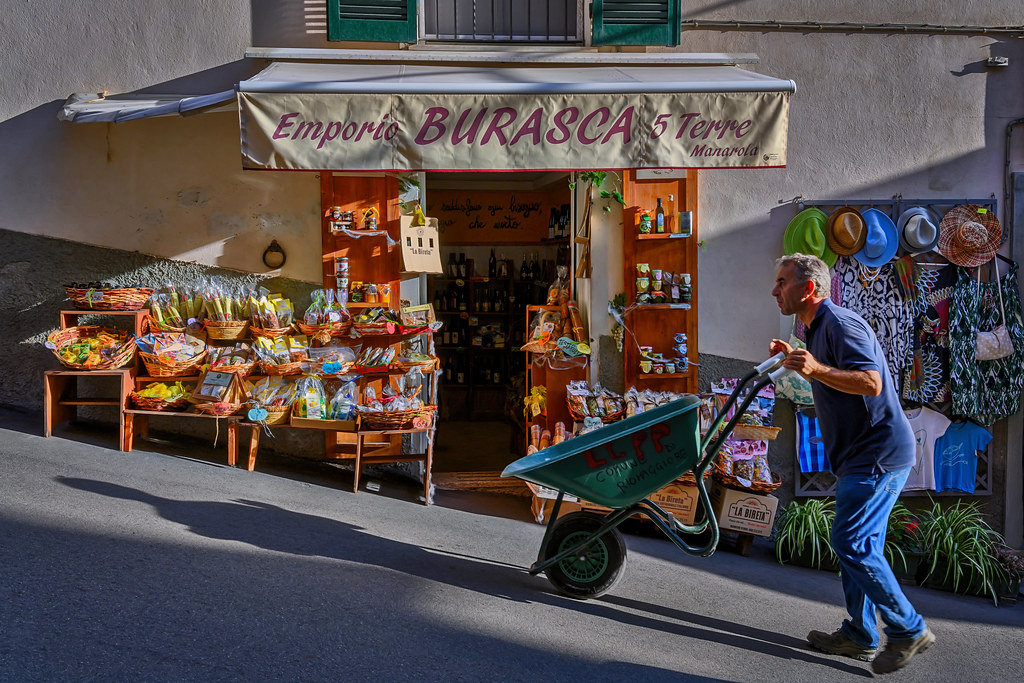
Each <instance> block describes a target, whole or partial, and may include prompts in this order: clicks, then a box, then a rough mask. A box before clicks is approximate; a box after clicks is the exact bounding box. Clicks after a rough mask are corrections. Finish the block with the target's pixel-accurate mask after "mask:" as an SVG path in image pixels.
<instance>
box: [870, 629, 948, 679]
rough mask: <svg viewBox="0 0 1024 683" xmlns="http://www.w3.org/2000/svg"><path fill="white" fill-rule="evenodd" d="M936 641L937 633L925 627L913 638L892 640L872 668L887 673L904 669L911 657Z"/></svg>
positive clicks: (878, 672)
mask: <svg viewBox="0 0 1024 683" xmlns="http://www.w3.org/2000/svg"><path fill="white" fill-rule="evenodd" d="M934 642H935V634H934V633H932V632H931V631H929V630H928V629H927V628H925V630H924V633H922V634H921V635H919V636H918V637H917V638H914V639H913V640H895V641H893V640H890V641H889V642H887V643H886V644H885V650H884V651H882V654H880V655H878V657H876V658H875V661H874V662H872V664H871V670H872V671H874V672H875V673H876V674H887V673H890V672H893V671H896V670H897V669H902V668H903V667H905V666H906V665H907V662H909V661H910V658H911V657H913V656H914V655H916V654H917V653H918V652H924V651H925V650H927V649H928V648H930V647H931V646H932V644H933V643H934Z"/></svg>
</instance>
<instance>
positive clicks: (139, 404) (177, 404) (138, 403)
mask: <svg viewBox="0 0 1024 683" xmlns="http://www.w3.org/2000/svg"><path fill="white" fill-rule="evenodd" d="M131 399H132V403H133V404H134V405H135V407H136V408H138V409H139V410H161V411H167V412H175V411H182V410H185V409H186V408H188V396H182V397H181V398H176V399H174V400H173V401H166V400H164V399H162V398H160V397H158V396H139V392H137V391H133V392H132V393H131Z"/></svg>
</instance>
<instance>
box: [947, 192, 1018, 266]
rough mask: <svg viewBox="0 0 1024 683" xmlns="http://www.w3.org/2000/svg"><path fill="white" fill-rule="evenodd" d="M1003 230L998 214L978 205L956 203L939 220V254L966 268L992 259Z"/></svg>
mask: <svg viewBox="0 0 1024 683" xmlns="http://www.w3.org/2000/svg"><path fill="white" fill-rule="evenodd" d="M1002 236H1003V229H1002V227H1001V226H1000V225H999V220H998V219H997V218H996V217H995V214H993V213H992V212H990V211H988V210H987V209H984V208H982V207H980V206H977V205H976V204H961V205H960V206H954V207H953V208H952V209H950V210H949V213H947V214H946V215H945V216H943V217H942V222H941V223H939V253H940V254H942V255H943V256H945V257H946V258H947V259H949V262H950V263H955V264H956V265H958V266H963V267H964V268H973V267H974V266H980V265H981V264H983V263H987V262H988V261H990V260H992V257H993V256H995V255H996V250H997V249H999V240H1000V239H1001V238H1002Z"/></svg>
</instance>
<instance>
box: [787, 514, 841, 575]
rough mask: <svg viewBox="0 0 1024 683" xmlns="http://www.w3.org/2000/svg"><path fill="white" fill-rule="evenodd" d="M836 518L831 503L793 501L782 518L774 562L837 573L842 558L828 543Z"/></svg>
mask: <svg viewBox="0 0 1024 683" xmlns="http://www.w3.org/2000/svg"><path fill="white" fill-rule="evenodd" d="M835 515H836V513H835V503H834V502H833V501H831V500H826V499H822V498H811V499H809V500H807V501H806V502H803V503H800V502H798V501H795V500H794V501H791V502H790V503H789V505H787V506H786V507H785V508H784V509H783V510H782V514H781V515H780V516H779V526H778V531H777V532H776V536H775V559H777V560H778V561H779V563H780V564H786V563H787V562H788V563H789V564H795V565H798V566H801V567H811V568H814V569H825V570H829V571H838V570H839V558H838V556H837V555H836V553H835V551H834V550H833V549H832V543H831V542H830V541H829V536H830V534H831V533H832V520H833V519H834V518H835Z"/></svg>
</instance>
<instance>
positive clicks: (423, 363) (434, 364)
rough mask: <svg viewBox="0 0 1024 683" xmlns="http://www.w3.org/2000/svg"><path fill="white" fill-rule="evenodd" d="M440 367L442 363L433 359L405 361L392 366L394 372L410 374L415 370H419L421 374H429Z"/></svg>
mask: <svg viewBox="0 0 1024 683" xmlns="http://www.w3.org/2000/svg"><path fill="white" fill-rule="evenodd" d="M440 366H441V361H440V359H438V358H431V359H430V360H403V361H397V362H395V363H392V364H391V368H392V369H393V370H401V371H403V372H408V371H409V370H412V369H413V368H419V369H420V371H421V372H428V371H430V370H436V369H437V368H439V367H440Z"/></svg>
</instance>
